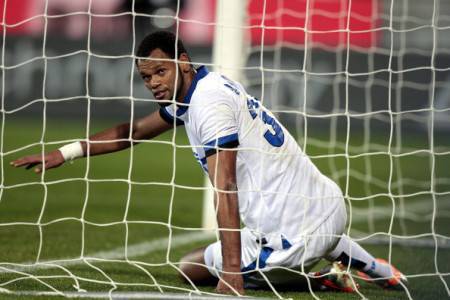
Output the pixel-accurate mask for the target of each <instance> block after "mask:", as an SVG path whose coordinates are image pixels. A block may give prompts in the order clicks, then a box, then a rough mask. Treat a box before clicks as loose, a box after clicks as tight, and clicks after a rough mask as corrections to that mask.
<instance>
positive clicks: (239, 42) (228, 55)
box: [202, 0, 248, 229]
mask: <svg viewBox="0 0 450 300" xmlns="http://www.w3.org/2000/svg"><path fill="white" fill-rule="evenodd" d="M247 3H248V1H247V0H218V1H217V3H216V20H215V29H214V41H213V70H214V71H216V72H219V73H221V74H224V75H226V76H227V77H229V78H231V79H232V80H235V81H241V80H242V78H243V74H244V72H243V67H244V66H245V63H246V59H247V55H246V53H247V49H248V47H247V46H246V43H245V38H246V32H247V30H246V22H247ZM205 187H208V188H207V189H206V190H205V192H204V196H203V217H202V226H203V228H204V229H215V228H217V220H216V214H215V209H214V190H213V188H212V186H211V183H210V180H209V178H208V176H205Z"/></svg>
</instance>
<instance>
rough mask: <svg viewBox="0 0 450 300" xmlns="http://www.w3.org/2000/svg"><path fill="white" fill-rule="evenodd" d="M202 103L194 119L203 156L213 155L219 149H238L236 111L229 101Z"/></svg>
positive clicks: (218, 100)
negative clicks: (202, 148)
mask: <svg viewBox="0 0 450 300" xmlns="http://www.w3.org/2000/svg"><path fill="white" fill-rule="evenodd" d="M216 96H217V95H216ZM203 103H205V104H204V105H203V106H202V107H200V108H197V110H196V114H195V118H196V123H197V124H196V125H197V126H196V127H197V133H198V136H199V139H200V141H201V143H202V146H203V147H204V150H205V156H206V157H208V156H210V155H212V154H215V153H216V152H217V151H219V150H220V149H226V148H228V149H230V148H236V147H238V146H239V136H238V126H237V120H236V119H237V118H236V109H234V108H233V104H232V103H231V101H227V100H226V99H214V100H212V101H209V102H207V101H204V102H203Z"/></svg>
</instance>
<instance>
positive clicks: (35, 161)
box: [11, 150, 64, 173]
mask: <svg viewBox="0 0 450 300" xmlns="http://www.w3.org/2000/svg"><path fill="white" fill-rule="evenodd" d="M63 163H64V157H63V156H62V154H61V152H60V151H59V150H54V151H52V152H49V153H46V154H45V155H44V162H42V154H34V155H29V156H24V157H21V158H18V159H16V160H14V161H12V162H11V165H12V166H14V167H24V166H25V169H31V168H33V167H35V166H37V167H36V168H34V172H35V173H41V172H42V169H43V168H45V170H48V169H51V168H56V167H59V166H60V165H62V164H63Z"/></svg>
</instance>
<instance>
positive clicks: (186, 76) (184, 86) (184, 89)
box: [177, 68, 196, 103]
mask: <svg viewBox="0 0 450 300" xmlns="http://www.w3.org/2000/svg"><path fill="white" fill-rule="evenodd" d="M195 74H196V72H195V70H194V69H193V68H192V70H191V71H190V72H188V73H183V72H180V77H181V78H180V80H181V86H180V89H179V92H178V93H177V94H178V95H177V102H178V103H183V102H184V99H185V97H186V95H187V93H188V91H189V88H190V87H191V84H192V81H193V80H194V77H195Z"/></svg>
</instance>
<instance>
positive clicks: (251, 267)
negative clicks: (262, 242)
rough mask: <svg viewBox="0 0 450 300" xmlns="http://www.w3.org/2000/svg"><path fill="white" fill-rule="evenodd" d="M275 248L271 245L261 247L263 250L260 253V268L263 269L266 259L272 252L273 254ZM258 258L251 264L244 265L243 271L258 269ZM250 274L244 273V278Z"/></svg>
mask: <svg viewBox="0 0 450 300" xmlns="http://www.w3.org/2000/svg"><path fill="white" fill-rule="evenodd" d="M272 252H273V249H272V248H270V247H263V248H262V249H261V252H260V253H259V264H258V267H259V269H263V268H265V267H266V261H267V259H268V258H269V256H270V254H272ZM257 261H258V260H255V261H254V262H252V263H251V264H249V265H248V266H246V267H244V268H242V269H241V272H248V271H253V270H255V269H256V262H257ZM249 275H250V274H249V273H247V274H244V278H245V277H248V276H249Z"/></svg>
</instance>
